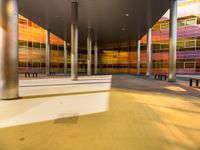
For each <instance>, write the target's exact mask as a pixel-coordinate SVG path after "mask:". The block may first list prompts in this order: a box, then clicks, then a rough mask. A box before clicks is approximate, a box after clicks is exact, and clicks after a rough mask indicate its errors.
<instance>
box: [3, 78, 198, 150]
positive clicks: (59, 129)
mask: <svg viewBox="0 0 200 150" xmlns="http://www.w3.org/2000/svg"><path fill="white" fill-rule="evenodd" d="M86 86H87V85H86ZM97 86H98V85H97ZM47 98H48V97H47ZM82 99H84V95H82ZM94 99H95V98H94ZM108 100H109V105H108V110H107V111H106V112H101V113H95V114H90V115H85V116H74V117H71V118H59V119H55V120H51V121H45V122H38V123H32V124H27V125H19V126H14V127H9V128H1V129H0V150H200V91H199V88H190V87H189V86H188V83H187V82H184V81H178V82H177V83H168V82H167V81H155V80H153V79H146V78H137V77H134V76H130V75H114V76H113V77H112V89H111V91H110V95H109V99H108ZM47 111H51V110H47Z"/></svg>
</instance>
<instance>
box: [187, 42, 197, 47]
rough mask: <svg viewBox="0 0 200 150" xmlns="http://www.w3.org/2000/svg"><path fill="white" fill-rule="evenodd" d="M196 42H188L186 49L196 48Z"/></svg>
mask: <svg viewBox="0 0 200 150" xmlns="http://www.w3.org/2000/svg"><path fill="white" fill-rule="evenodd" d="M195 44H196V41H186V42H185V47H195Z"/></svg>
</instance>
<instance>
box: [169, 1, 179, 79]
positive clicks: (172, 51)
mask: <svg viewBox="0 0 200 150" xmlns="http://www.w3.org/2000/svg"><path fill="white" fill-rule="evenodd" d="M177 3H178V2H177V0H170V29H169V30H170V33H169V34H170V35H169V43H170V44H169V82H176V42H177Z"/></svg>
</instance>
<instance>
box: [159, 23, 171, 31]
mask: <svg viewBox="0 0 200 150" xmlns="http://www.w3.org/2000/svg"><path fill="white" fill-rule="evenodd" d="M160 28H161V29H169V23H168V22H167V23H161V26H160Z"/></svg>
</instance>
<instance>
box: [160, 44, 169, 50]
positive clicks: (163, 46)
mask: <svg viewBox="0 0 200 150" xmlns="http://www.w3.org/2000/svg"><path fill="white" fill-rule="evenodd" d="M160 45H161V49H169V45H168V43H161V44H160Z"/></svg>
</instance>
